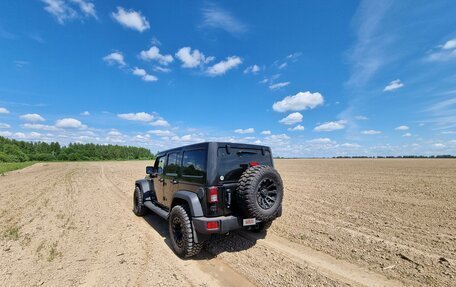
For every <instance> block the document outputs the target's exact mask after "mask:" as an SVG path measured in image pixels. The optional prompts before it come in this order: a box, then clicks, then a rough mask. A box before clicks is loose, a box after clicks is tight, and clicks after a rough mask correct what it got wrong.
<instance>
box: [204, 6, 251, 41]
mask: <svg viewBox="0 0 456 287" xmlns="http://www.w3.org/2000/svg"><path fill="white" fill-rule="evenodd" d="M202 12H203V23H202V24H201V27H203V28H215V29H222V30H225V31H226V32H228V33H230V34H231V35H233V36H239V35H241V34H244V33H245V32H246V31H247V27H246V25H245V24H244V23H242V22H241V21H240V20H238V19H236V18H235V17H234V16H232V15H231V13H229V12H228V11H225V10H223V9H221V8H219V7H217V6H216V5H210V6H209V7H207V8H205V9H203V10H202Z"/></svg>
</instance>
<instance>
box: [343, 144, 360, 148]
mask: <svg viewBox="0 0 456 287" xmlns="http://www.w3.org/2000/svg"><path fill="white" fill-rule="evenodd" d="M340 146H342V147H354V148H358V147H361V146H360V145H359V144H357V143H343V144H341V145H340Z"/></svg>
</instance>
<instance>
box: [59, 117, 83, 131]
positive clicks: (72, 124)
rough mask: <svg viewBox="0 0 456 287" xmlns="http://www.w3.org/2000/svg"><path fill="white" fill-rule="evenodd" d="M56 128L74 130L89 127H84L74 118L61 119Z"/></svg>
mask: <svg viewBox="0 0 456 287" xmlns="http://www.w3.org/2000/svg"><path fill="white" fill-rule="evenodd" d="M55 126H56V127H57V128H62V129H66V128H74V129H84V128H86V127H87V126H86V125H83V124H82V123H81V122H80V121H79V120H77V119H73V118H64V119H59V120H57V121H56V122H55Z"/></svg>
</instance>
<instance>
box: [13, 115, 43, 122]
mask: <svg viewBox="0 0 456 287" xmlns="http://www.w3.org/2000/svg"><path fill="white" fill-rule="evenodd" d="M19 118H21V119H23V120H24V121H27V122H44V121H45V119H44V118H43V117H42V116H40V115H39V114H25V115H21V116H19Z"/></svg>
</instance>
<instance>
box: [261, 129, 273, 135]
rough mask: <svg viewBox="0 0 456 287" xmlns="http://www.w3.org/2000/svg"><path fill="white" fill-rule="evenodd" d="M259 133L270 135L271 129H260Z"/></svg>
mask: <svg viewBox="0 0 456 287" xmlns="http://www.w3.org/2000/svg"><path fill="white" fill-rule="evenodd" d="M261 134H262V135H270V134H271V131H269V130H266V131H262V132H261Z"/></svg>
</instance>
